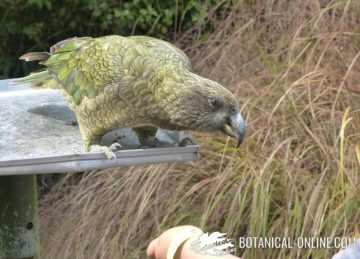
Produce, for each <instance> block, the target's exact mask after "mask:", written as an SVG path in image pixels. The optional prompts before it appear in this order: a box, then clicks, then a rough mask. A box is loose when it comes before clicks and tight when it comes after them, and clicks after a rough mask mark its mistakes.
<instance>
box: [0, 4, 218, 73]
mask: <svg viewBox="0 0 360 259" xmlns="http://www.w3.org/2000/svg"><path fill="white" fill-rule="evenodd" d="M219 2H220V1H219V0H208V1H192V0H178V1H171V0H162V1H160V0H158V1H151V0H133V1H121V0H62V1H54V0H1V1H0V17H1V18H0V26H1V30H0V39H1V41H0V78H9V77H16V76H22V75H24V74H26V73H28V72H29V71H31V70H33V69H35V66H36V64H29V63H24V62H20V61H18V57H19V56H20V55H22V54H23V53H25V52H28V51H42V50H47V49H48V48H49V47H50V46H51V45H52V44H54V43H56V42H58V41H60V40H63V39H65V38H69V37H74V36H89V35H90V36H93V37H96V36H101V35H109V34H118V35H130V34H148V35H151V36H155V37H158V38H163V39H167V40H171V39H172V38H173V36H174V35H176V34H177V33H179V32H181V31H184V30H187V29H189V28H190V27H191V26H192V25H193V24H194V23H195V22H198V21H199V19H200V17H201V14H202V13H206V12H207V10H208V9H209V8H211V7H213V6H215V5H217V4H219Z"/></svg>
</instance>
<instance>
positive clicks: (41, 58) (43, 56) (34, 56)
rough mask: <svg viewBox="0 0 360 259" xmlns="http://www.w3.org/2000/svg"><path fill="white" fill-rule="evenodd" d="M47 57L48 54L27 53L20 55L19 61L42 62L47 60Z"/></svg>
mask: <svg viewBox="0 0 360 259" xmlns="http://www.w3.org/2000/svg"><path fill="white" fill-rule="evenodd" d="M49 57H50V53H49V52H29V53H26V54H24V55H22V56H21V57H20V58H19V59H21V60H25V61H36V60H38V61H44V60H47V59H48V58H49ZM40 63H41V62H40Z"/></svg>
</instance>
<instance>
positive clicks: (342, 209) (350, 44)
mask: <svg viewBox="0 0 360 259" xmlns="http://www.w3.org/2000/svg"><path fill="white" fill-rule="evenodd" d="M250 2H251V3H250ZM227 5H228V7H229V8H228V9H227V12H226V13H224V15H223V17H219V16H214V15H212V14H211V13H209V14H205V15H204V21H203V24H202V25H204V24H216V28H217V29H216V30H215V31H214V33H212V34H211V35H208V36H206V35H204V34H203V33H202V31H201V30H200V29H201V27H200V26H199V27H198V28H197V27H195V28H194V29H193V30H192V31H190V32H187V33H185V34H183V36H182V37H181V38H179V40H178V44H179V45H186V46H188V49H186V51H187V53H188V54H189V56H190V57H192V59H193V62H194V67H195V70H196V71H197V72H198V73H200V74H202V75H204V76H207V77H210V78H212V79H215V80H216V81H218V82H221V83H222V84H224V85H226V86H227V87H229V88H230V89H231V90H232V91H233V92H234V93H236V95H237V96H238V98H239V101H240V102H241V103H242V104H243V108H242V110H243V114H245V115H246V120H247V139H246V141H245V143H244V144H243V145H242V146H241V148H240V149H239V150H234V149H233V148H232V147H233V146H234V143H233V141H232V140H230V141H229V140H226V139H225V138H224V137H223V136H222V135H221V134H219V135H215V136H214V135H199V134H193V135H194V136H195V138H196V139H197V140H198V141H199V143H200V145H201V155H202V158H201V160H200V161H198V162H194V163H183V164H162V165H151V166H136V167H129V168H121V169H117V170H107V171H101V172H90V173H87V174H84V176H83V178H82V179H81V180H80V182H79V183H77V184H70V183H69V182H68V180H69V178H70V177H71V176H68V177H67V178H65V179H63V180H62V181H60V182H59V183H58V184H57V185H56V186H55V187H54V188H53V189H52V191H51V192H50V193H49V194H47V195H46V196H45V197H43V199H42V204H41V205H42V206H41V208H42V209H41V210H42V216H41V223H42V229H43V233H42V245H43V248H42V256H43V257H44V258H55V259H56V258H144V257H145V252H144V251H145V247H146V246H147V244H148V242H149V240H151V239H152V238H154V237H155V236H157V235H158V234H159V233H161V232H162V231H163V230H164V229H166V228H169V227H172V226H175V225H179V224H194V225H198V226H200V227H202V228H204V229H205V230H206V231H214V230H218V231H224V232H227V233H229V235H230V236H231V237H235V238H237V237H240V236H280V237H283V236H285V237H291V238H293V239H296V238H297V237H299V236H315V237H316V236H352V237H353V236H358V235H359V230H360V229H359V226H360V225H359V221H360V210H359V205H360V204H359V201H360V200H359V197H360V174H359V172H360V116H359V115H360V113H359V109H360V105H359V104H360V60H359V58H360V57H359V56H360V31H359V28H360V27H359V26H360V2H359V1H355V0H354V1H351V0H346V1H340V0H334V1H325V0H306V1H303V0H293V1H290V0H267V1H266V0H261V1H260V0H259V1H233V2H231V3H230V1H228V2H227ZM334 252H335V250H326V249H297V248H296V247H294V248H293V249H266V250H263V249H249V250H246V251H239V254H242V255H243V254H244V253H245V254H244V255H245V258H246V259H250V258H329V257H330V256H331V255H332V254H333V253H334Z"/></svg>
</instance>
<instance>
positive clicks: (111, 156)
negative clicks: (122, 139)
mask: <svg viewBox="0 0 360 259" xmlns="http://www.w3.org/2000/svg"><path fill="white" fill-rule="evenodd" d="M119 147H120V148H121V145H120V144H119V143H114V144H112V145H111V146H110V147H107V146H100V145H92V146H90V152H100V153H103V154H104V155H105V156H106V158H107V159H109V160H112V159H115V160H116V155H115V154H114V152H113V151H116V150H118V149H119Z"/></svg>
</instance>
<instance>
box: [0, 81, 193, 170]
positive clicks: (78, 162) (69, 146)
mask: <svg viewBox="0 0 360 259" xmlns="http://www.w3.org/2000/svg"><path fill="white" fill-rule="evenodd" d="M75 120H76V118H75V115H74V113H73V112H72V111H71V110H70V109H69V108H68V106H67V102H66V100H65V99H64V98H63V97H62V96H61V94H60V93H59V91H57V90H51V89H44V90H34V89H30V87H29V85H21V86H9V80H2V81H0V175H12V174H14V175H15V174H32V173H37V174H38V173H64V172H78V171H84V170H90V169H100V168H108V167H115V166H121V165H132V164H146V163H162V162H175V161H192V160H196V159H197V158H198V146H197V145H189V146H185V147H178V146H177V145H178V143H179V142H180V140H181V139H182V138H184V135H183V133H182V132H174V131H167V130H158V132H157V139H159V141H160V142H159V143H161V146H162V147H161V148H149V149H137V148H138V147H139V145H140V144H139V142H138V139H137V137H136V135H135V134H134V133H133V131H132V130H131V129H120V130H117V131H114V132H110V133H108V134H106V136H105V137H104V139H103V144H107V145H108V144H110V143H113V142H114V141H117V142H119V143H120V144H121V145H122V146H123V148H124V150H120V151H117V152H115V154H116V156H117V159H116V160H107V159H106V158H105V156H104V155H103V154H101V153H83V152H82V142H81V135H80V132H79V129H78V127H77V126H76V125H72V123H69V122H71V121H75Z"/></svg>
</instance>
